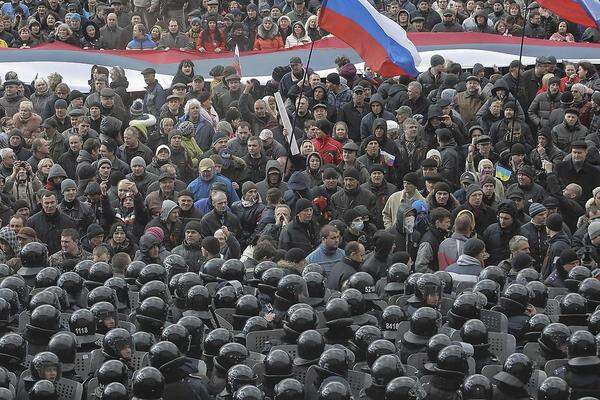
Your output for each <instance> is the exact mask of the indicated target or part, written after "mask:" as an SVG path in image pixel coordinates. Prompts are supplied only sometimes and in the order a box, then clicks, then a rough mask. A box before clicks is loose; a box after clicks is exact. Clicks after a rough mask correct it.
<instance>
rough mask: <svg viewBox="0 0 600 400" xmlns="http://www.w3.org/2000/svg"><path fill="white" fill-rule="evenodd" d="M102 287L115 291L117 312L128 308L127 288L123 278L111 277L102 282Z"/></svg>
mask: <svg viewBox="0 0 600 400" xmlns="http://www.w3.org/2000/svg"><path fill="white" fill-rule="evenodd" d="M104 286H107V287H109V288H111V289H112V290H114V291H115V293H116V295H117V308H118V309H119V310H123V309H126V308H129V288H128V287H127V282H126V281H125V279H124V278H121V277H120V276H113V277H112V278H109V279H107V281H106V282H104ZM140 296H141V294H140Z"/></svg>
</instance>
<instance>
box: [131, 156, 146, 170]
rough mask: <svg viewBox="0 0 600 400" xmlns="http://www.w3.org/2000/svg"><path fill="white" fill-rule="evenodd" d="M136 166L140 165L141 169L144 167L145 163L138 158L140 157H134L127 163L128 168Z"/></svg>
mask: <svg viewBox="0 0 600 400" xmlns="http://www.w3.org/2000/svg"><path fill="white" fill-rule="evenodd" d="M136 165H141V166H142V167H144V168H145V167H146V161H145V160H144V159H143V158H142V157H140V156H135V157H133V158H132V159H131V162H130V163H129V166H130V167H131V168H133V167H135V166H136Z"/></svg>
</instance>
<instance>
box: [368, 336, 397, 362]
mask: <svg viewBox="0 0 600 400" xmlns="http://www.w3.org/2000/svg"><path fill="white" fill-rule="evenodd" d="M395 353H396V346H395V345H394V343H392V342H391V341H389V340H386V339H377V340H375V341H373V342H371V344H370V345H369V347H367V365H368V366H369V368H370V367H371V366H372V365H373V363H374V362H375V360H377V359H378V358H379V357H381V356H383V355H385V354H395Z"/></svg>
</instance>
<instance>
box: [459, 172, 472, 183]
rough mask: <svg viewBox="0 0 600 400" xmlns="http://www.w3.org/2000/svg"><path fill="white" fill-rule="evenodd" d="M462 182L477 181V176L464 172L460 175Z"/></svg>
mask: <svg viewBox="0 0 600 400" xmlns="http://www.w3.org/2000/svg"><path fill="white" fill-rule="evenodd" d="M460 183H475V177H474V176H473V174H472V173H470V172H463V173H462V175H461V176H460Z"/></svg>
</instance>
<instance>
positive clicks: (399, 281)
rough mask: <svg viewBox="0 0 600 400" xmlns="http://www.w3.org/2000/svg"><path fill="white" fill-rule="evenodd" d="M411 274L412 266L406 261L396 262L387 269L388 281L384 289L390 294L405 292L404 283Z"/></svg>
mask: <svg viewBox="0 0 600 400" xmlns="http://www.w3.org/2000/svg"><path fill="white" fill-rule="evenodd" d="M409 275H410V268H409V266H408V265H406V264H404V263H394V264H392V265H390V267H389V268H388V270H387V283H386V285H385V287H384V291H385V293H386V294H387V295H388V296H393V295H396V294H402V293H404V284H405V282H406V280H407V279H408V276H409Z"/></svg>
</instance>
